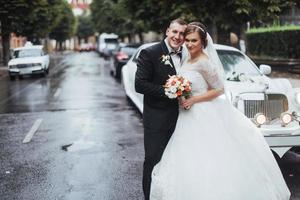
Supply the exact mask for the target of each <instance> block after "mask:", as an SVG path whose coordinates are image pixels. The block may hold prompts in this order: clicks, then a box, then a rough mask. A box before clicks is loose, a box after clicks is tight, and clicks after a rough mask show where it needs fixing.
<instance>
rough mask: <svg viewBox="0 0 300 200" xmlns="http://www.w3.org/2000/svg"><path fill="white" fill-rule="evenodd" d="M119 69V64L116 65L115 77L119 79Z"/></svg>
mask: <svg viewBox="0 0 300 200" xmlns="http://www.w3.org/2000/svg"><path fill="white" fill-rule="evenodd" d="M121 70H122V67H121V66H120V65H118V64H117V65H116V75H115V77H116V79H121Z"/></svg>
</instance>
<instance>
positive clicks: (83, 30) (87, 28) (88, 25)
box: [76, 16, 94, 38]
mask: <svg viewBox="0 0 300 200" xmlns="http://www.w3.org/2000/svg"><path fill="white" fill-rule="evenodd" d="M76 35H77V36H78V37H79V38H87V37H89V36H91V35H94V29H93V23H92V20H91V17H89V16H81V17H78V26H77V31H76Z"/></svg>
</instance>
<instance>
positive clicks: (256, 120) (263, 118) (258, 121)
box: [253, 113, 267, 127]
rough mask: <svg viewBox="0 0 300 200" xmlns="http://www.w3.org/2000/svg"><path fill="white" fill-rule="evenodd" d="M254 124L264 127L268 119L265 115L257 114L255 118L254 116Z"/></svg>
mask: <svg viewBox="0 0 300 200" xmlns="http://www.w3.org/2000/svg"><path fill="white" fill-rule="evenodd" d="M253 120H254V123H255V124H256V125H257V126H258V127H260V126H261V125H263V124H264V123H266V122H267V117H266V116H265V115H264V114H263V113H257V114H256V115H255V116H254V119H253Z"/></svg>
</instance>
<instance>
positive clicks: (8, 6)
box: [0, 0, 29, 65]
mask: <svg viewBox="0 0 300 200" xmlns="http://www.w3.org/2000/svg"><path fill="white" fill-rule="evenodd" d="M0 4H1V7H0V22H1V36H2V46H3V62H4V64H5V65H6V64H7V62H8V60H9V53H10V52H9V49H10V45H9V39H10V33H11V32H13V31H15V30H18V29H19V26H18V24H19V22H21V21H22V17H23V15H22V13H23V11H25V10H28V9H29V8H28V5H27V4H26V2H25V0H11V1H7V0H0Z"/></svg>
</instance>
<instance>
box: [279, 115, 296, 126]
mask: <svg viewBox="0 0 300 200" xmlns="http://www.w3.org/2000/svg"><path fill="white" fill-rule="evenodd" d="M280 121H281V125H282V126H286V125H288V124H289V123H291V122H292V121H293V116H292V114H290V113H287V112H284V113H281V115H280Z"/></svg>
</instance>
